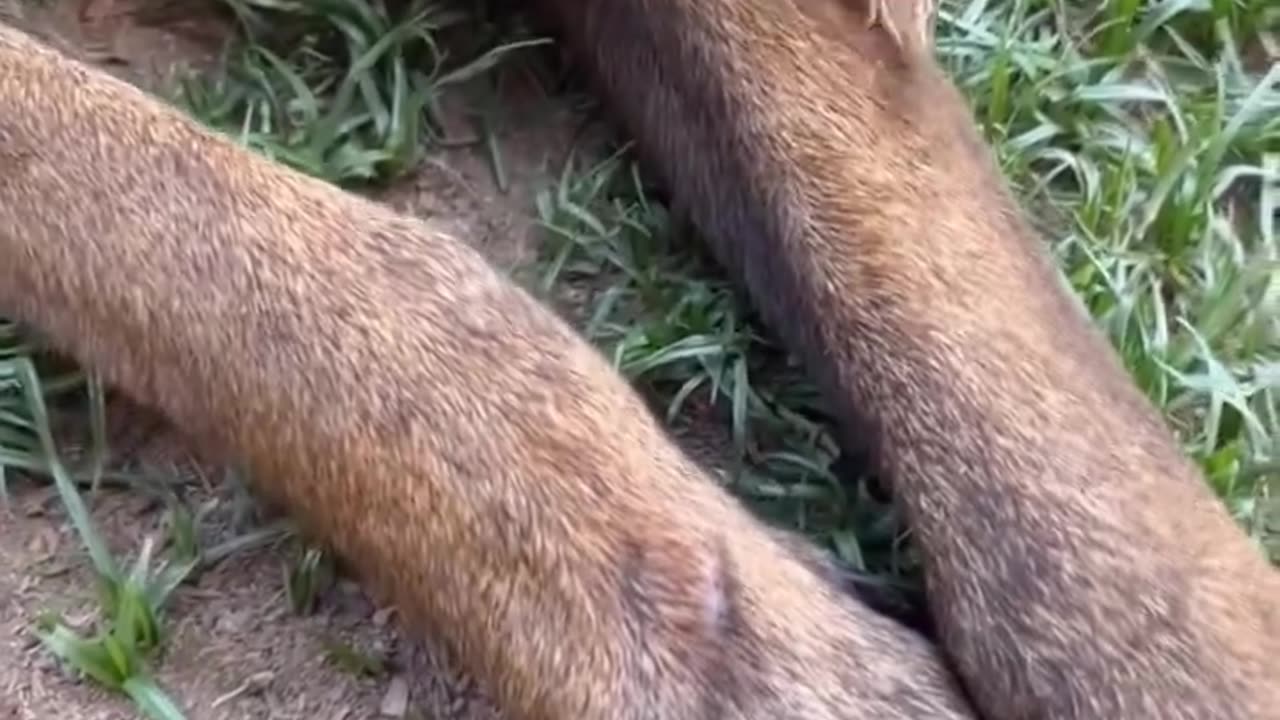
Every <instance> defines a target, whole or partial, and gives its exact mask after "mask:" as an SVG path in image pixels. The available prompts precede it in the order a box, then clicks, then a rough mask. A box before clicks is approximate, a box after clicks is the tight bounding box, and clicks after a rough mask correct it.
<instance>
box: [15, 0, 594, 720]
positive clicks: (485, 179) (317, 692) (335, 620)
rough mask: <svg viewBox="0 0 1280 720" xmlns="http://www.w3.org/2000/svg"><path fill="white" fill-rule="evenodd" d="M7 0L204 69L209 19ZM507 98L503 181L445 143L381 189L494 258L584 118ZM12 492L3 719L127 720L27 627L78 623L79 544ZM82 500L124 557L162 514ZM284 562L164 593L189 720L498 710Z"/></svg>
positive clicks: (388, 618)
mask: <svg viewBox="0 0 1280 720" xmlns="http://www.w3.org/2000/svg"><path fill="white" fill-rule="evenodd" d="M19 2H21V0H0V21H8V22H13V23H15V24H17V25H19V26H20V27H23V28H25V29H28V30H30V31H32V32H35V33H36V34H38V35H40V36H41V37H43V38H44V39H45V40H46V41H47V42H49V43H51V44H54V45H55V46H57V47H60V48H61V49H63V50H64V51H67V52H70V53H72V54H73V55H76V56H78V57H80V58H81V59H84V60H87V61H91V62H94V63H97V64H99V65H101V66H103V67H106V68H108V69H109V70H111V71H112V72H114V73H117V74H118V75H121V76H123V77H125V78H127V79H129V80H130V81H133V82H136V83H139V84H141V85H143V86H144V87H149V88H152V89H154V88H157V87H160V85H159V84H160V83H163V82H166V81H167V80H168V78H169V77H171V72H172V70H173V68H174V67H175V63H177V62H181V61H186V62H189V63H193V64H196V65H199V64H200V63H202V62H204V61H206V60H208V59H209V58H211V57H212V55H213V52H215V51H216V49H217V47H218V42H219V37H218V32H217V30H216V28H215V29H213V30H211V29H210V27H209V26H208V25H202V24H200V22H199V20H198V19H197V20H196V21H195V22H184V23H183V24H169V25H166V26H163V27H147V26H142V25H139V24H138V23H136V22H133V21H132V20H131V19H130V13H129V11H130V10H131V8H130V6H129V0H49V1H48V2H45V3H41V4H39V6H37V4H34V3H28V2H21V4H19ZM33 8H35V9H33ZM514 92H517V93H518V94H519V95H521V96H513V97H509V98H504V106H505V107H509V108H510V110H511V112H510V117H513V118H520V119H521V123H522V124H521V126H520V127H518V128H506V129H505V130H504V131H503V136H502V148H503V156H504V160H505V163H506V166H507V167H506V170H507V174H508V177H509V183H510V187H509V190H508V192H506V193H503V192H501V191H499V189H498V188H497V186H496V184H495V182H494V180H493V174H492V172H491V170H490V167H489V165H488V163H487V160H486V159H485V157H484V156H483V155H482V154H480V151H478V150H474V149H457V150H449V151H442V152H437V153H434V154H432V155H431V156H430V157H428V158H427V159H426V160H425V161H424V162H423V164H422V166H421V168H420V169H419V170H418V171H417V172H416V173H415V174H414V175H412V176H411V177H410V178H408V179H407V180H406V181H404V182H402V183H400V184H399V185H397V186H396V187H395V188H393V189H391V190H390V191H388V192H387V193H386V194H385V196H384V197H383V199H384V200H385V201H387V202H388V203H390V204H392V205H393V206H395V207H396V208H398V209H400V210H402V211H406V212H413V213H418V214H422V215H431V216H435V217H437V218H447V219H449V220H450V221H451V222H453V223H455V224H456V228H455V229H456V230H457V235H458V236H459V237H464V238H469V239H470V240H471V241H472V242H474V243H475V244H476V245H477V246H478V247H479V248H481V249H482V251H483V252H484V253H485V254H486V255H487V256H489V257H490V258H491V259H493V260H494V261H495V262H496V263H498V264H499V265H501V266H504V267H511V266H512V265H514V264H515V263H517V262H519V261H521V260H523V259H525V258H527V257H528V253H529V251H530V249H531V248H532V240H533V239H534V237H535V236H534V235H533V232H532V230H533V228H532V225H531V223H532V219H533V218H532V212H533V207H534V205H533V196H534V193H535V192H536V191H537V190H539V189H541V188H544V187H546V186H547V185H548V184H549V183H550V182H551V181H552V180H553V179H554V178H555V176H556V175H557V174H558V172H559V170H560V168H561V167H562V166H563V163H564V161H565V157H566V154H567V153H568V151H569V148H570V144H571V143H572V140H573V136H574V133H576V132H578V131H580V130H581V126H582V122H581V121H582V118H581V117H579V116H577V115H576V114H575V112H574V111H572V110H570V109H569V108H568V107H567V106H566V105H563V104H562V103H561V104H559V105H557V102H558V101H555V100H552V99H548V98H546V97H541V96H538V94H537V93H529V92H527V91H526V92H523V93H520V92H519V91H514ZM547 103H551V104H550V105H547ZM532 110H537V111H536V112H534V111H532ZM548 110H550V111H549V112H548ZM526 119H529V120H528V121H527V122H526ZM508 124H510V123H508ZM109 407H110V411H109V417H108V421H109V427H110V428H111V432H112V437H113V445H114V446H115V449H116V450H117V451H118V452H119V453H120V454H119V455H118V458H117V459H118V460H119V461H120V462H126V461H127V462H133V463H144V464H148V465H153V466H157V467H164V466H166V465H167V464H174V465H176V466H180V467H182V468H185V471H186V472H188V473H198V474H199V476H200V478H201V480H200V481H199V482H193V483H190V485H192V486H193V487H194V491H193V492H194V495H195V496H196V497H195V500H196V501H199V502H206V503H207V502H218V503H221V505H219V507H222V508H224V509H225V508H226V507H229V506H231V505H234V499H235V495H234V493H233V489H234V488H231V487H228V486H227V485H226V483H220V482H219V481H218V478H220V477H222V475H223V473H222V472H221V470H220V469H219V468H216V467H204V466H201V465H199V464H197V463H195V462H194V461H193V460H192V459H191V458H190V457H189V456H188V454H187V452H186V450H185V448H184V443H183V442H182V440H181V438H180V437H178V436H177V434H176V433H174V432H173V431H172V430H171V429H168V428H166V427H164V425H163V423H160V422H159V421H158V420H157V419H156V418H154V417H153V416H149V415H148V414H147V413H145V412H143V411H141V410H139V409H137V408H132V407H130V406H128V405H127V404H124V403H114V404H112V405H110V406H109ZM9 490H10V495H11V498H12V503H11V505H10V506H9V507H8V508H3V507H0V720H11V719H21V720H35V719H40V720H43V719H45V718H66V719H67V720H73V719H80V718H83V719H86V720H88V719H93V720H108V719H111V720H114V719H116V718H131V717H135V716H136V715H135V711H134V710H133V707H132V705H131V704H130V703H129V702H128V701H126V700H124V699H122V698H120V697H117V696H114V695H110V694H109V693H107V692H105V691H102V690H100V689H98V688H97V687H96V686H94V685H91V684H90V683H88V682H82V681H78V680H76V679H75V678H74V677H72V676H70V675H69V674H68V673H66V672H64V671H63V670H62V669H60V668H59V666H58V664H57V663H56V662H55V661H54V660H53V659H52V657H51V655H50V654H49V653H48V652H47V651H46V650H45V649H44V648H43V647H42V646H41V645H39V644H38V643H37V642H36V640H35V638H34V636H33V635H32V633H31V628H32V624H33V621H34V619H35V618H36V616H37V615H38V613H40V612H42V611H46V610H55V611H58V612H61V613H62V614H63V616H64V617H66V618H69V619H71V620H72V621H75V620H81V621H84V620H88V619H89V617H91V615H90V613H91V610H92V608H93V607H94V603H95V601H94V598H93V597H92V594H91V592H92V585H91V583H90V574H89V571H88V570H89V569H88V563H87V558H86V556H85V553H84V551H83V547H82V545H81V544H80V541H79V539H78V538H77V536H76V535H75V533H74V531H73V530H72V528H71V526H70V525H69V524H68V522H67V520H66V516H65V514H64V513H63V511H62V508H61V505H60V503H59V502H58V501H57V499H56V496H55V495H54V494H53V491H52V488H51V487H50V486H49V485H47V484H44V483H38V482H34V481H30V480H22V479H18V480H17V481H16V482H15V481H14V480H12V479H11V480H10V487H9ZM92 502H93V514H94V518H95V520H96V522H97V523H98V524H99V527H100V528H101V530H102V531H103V532H104V534H105V535H106V537H107V538H108V540H109V542H110V544H111V545H112V547H113V549H114V550H115V551H116V553H117V556H118V557H124V558H132V557H133V555H134V554H135V553H136V552H137V549H138V548H139V547H140V544H141V542H142V538H143V536H144V534H146V533H153V532H155V531H156V529H157V528H158V527H159V523H160V522H161V512H160V510H161V508H157V507H155V506H154V504H152V503H149V502H148V501H147V500H146V498H145V497H141V496H139V495H138V494H137V493H131V492H122V491H110V490H104V491H102V492H101V493H100V494H99V495H98V496H97V497H96V498H95V499H93V501H92ZM214 517H218V515H217V513H215V515H214ZM214 525H215V527H213V529H208V528H206V530H205V532H206V533H213V535H214V537H206V540H207V541H216V540H217V539H218V538H217V537H216V536H217V535H218V533H219V532H223V533H229V532H231V524H230V523H224V524H223V525H224V526H223V527H221V528H219V527H218V526H217V524H216V523H215V524H214ZM289 557H290V556H289V555H288V554H287V553H286V551H285V550H284V549H283V548H269V549H265V550H260V551H253V552H248V553H243V554H239V555H236V556H234V557H232V558H230V559H228V560H226V561H224V562H222V563H221V564H219V565H217V566H215V567H214V568H212V569H211V570H210V571H208V572H206V573H204V574H203V575H201V576H200V577H199V578H198V580H197V581H196V582H194V583H192V584H189V585H186V586H184V587H182V588H180V589H179V590H178V592H177V593H176V595H175V597H174V599H173V600H172V601H171V603H170V605H169V607H168V610H167V615H166V618H167V625H168V628H169V631H170V633H171V635H170V637H169V639H168V641H167V645H166V649H165V651H164V653H163V655H162V656H161V657H160V658H159V660H158V661H157V663H156V668H155V671H156V675H157V676H158V679H159V681H160V683H161V684H162V686H163V687H164V688H165V689H166V690H167V691H168V692H169V693H170V695H171V697H173V698H174V699H175V700H176V701H177V703H178V704H179V706H180V707H181V708H182V709H183V710H184V711H185V712H186V713H187V716H188V717H189V718H191V720H214V719H219V720H221V719H230V718H309V719H314V720H343V719H344V718H375V717H410V718H413V717H417V718H423V719H424V720H425V719H428V718H432V719H436V720H460V719H466V720H488V719H491V718H497V717H499V715H498V714H497V713H496V712H495V711H494V710H493V709H492V708H491V706H490V705H489V704H488V703H487V702H486V701H485V699H484V697H483V696H482V694H481V693H480V692H479V691H478V690H477V689H476V687H475V685H474V683H473V682H471V681H470V680H468V679H467V678H465V677H462V676H460V675H458V674H457V673H455V672H454V671H453V670H451V669H450V667H449V664H448V662H447V661H446V660H445V658H444V657H443V655H442V653H440V652H439V651H438V650H437V649H436V648H435V647H434V646H432V645H431V644H430V643H429V642H421V641H418V640H416V639H414V640H410V639H409V638H407V637H405V636H404V635H402V633H401V632H400V630H399V629H398V627H397V623H396V617H395V615H394V613H389V612H388V609H385V608H377V607H375V606H374V605H373V604H372V603H371V602H370V601H369V599H368V598H367V597H366V596H365V595H364V594H363V593H362V592H361V591H360V590H359V589H358V588H357V587H356V586H354V585H353V584H352V583H350V582H346V581H340V582H338V583H337V585H336V587H335V588H333V589H332V590H330V591H328V592H326V593H325V594H324V595H323V596H322V597H321V599H320V602H319V603H318V606H317V607H316V609H315V612H313V613H312V614H310V615H307V616H298V615H295V614H294V613H292V611H291V610H290V608H289V604H288V602H287V601H286V597H285V594H284V587H283V582H282V568H284V567H285V566H286V563H287V562H288V560H289ZM332 639H337V640H339V641H341V642H342V643H345V644H346V645H348V646H350V647H352V648H356V649H359V650H361V651H364V652H368V653H371V654H374V655H377V656H381V657H383V658H384V659H385V660H386V662H387V667H388V668H389V672H387V673H385V674H382V675H380V676H375V677H357V676H356V675H355V674H353V673H352V672H350V671H349V670H347V669H344V668H342V667H339V666H338V665H337V664H335V663H334V662H333V661H332V660H331V659H328V658H327V656H326V652H325V647H326V642H328V641H329V640H332ZM406 690H407V702H405V701H404V700H405V691H406Z"/></svg>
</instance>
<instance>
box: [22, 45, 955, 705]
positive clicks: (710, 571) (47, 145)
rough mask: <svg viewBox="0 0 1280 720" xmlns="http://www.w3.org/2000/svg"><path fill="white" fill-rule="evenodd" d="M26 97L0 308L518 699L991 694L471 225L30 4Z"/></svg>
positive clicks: (494, 687)
mask: <svg viewBox="0 0 1280 720" xmlns="http://www.w3.org/2000/svg"><path fill="white" fill-rule="evenodd" d="M0 97H3V98H5V102H6V109H5V111H4V112H3V113H0V167H3V168H4V172H3V174H0V254H2V255H3V256H4V258H5V262H4V264H3V265H0V306H3V307H4V308H5V309H6V311H7V312H8V311H12V312H16V313H17V314H18V316H19V317H21V318H23V319H25V320H28V321H30V322H32V323H33V324H35V325H36V326H38V327H39V328H40V329H41V330H43V331H44V332H45V333H46V334H47V335H48V337H50V338H52V339H53V340H54V341H55V342H56V343H57V344H58V345H59V346H61V347H64V348H69V349H71V350H72V351H74V352H75V354H76V355H77V357H79V358H81V359H82V360H83V361H85V362H87V363H90V364H92V365H93V366H95V367H97V368H98V369H100V370H101V371H102V372H103V373H104V374H105V376H106V377H107V378H108V379H109V380H110V381H112V382H113V383H116V384H118V385H120V386H122V387H123V388H126V389H127V390H129V391H130V393H131V394H133V395H134V396H136V397H137V398H139V399H140V400H142V401H143V402H146V403H148V404H151V405H154V406H156V407H158V408H161V409H162V410H164V411H165V412H166V413H167V414H168V415H169V416H170V417H172V418H173V419H174V420H175V421H176V422H177V423H178V424H179V425H180V426H182V427H183V428H184V429H187V430H190V431H191V433H192V434H193V435H195V436H198V437H201V438H203V439H206V440H209V441H212V442H213V443H214V444H215V446H216V447H220V448H223V449H225V450H227V451H229V452H232V453H234V454H235V455H236V456H238V457H240V458H243V459H244V460H245V461H247V462H248V464H249V466H250V467H251V468H252V470H253V474H254V476H255V477H256V478H257V481H258V483H259V487H260V488H261V490H262V491H263V492H264V494H265V495H266V496H267V497H269V498H271V499H274V500H275V501H278V502H280V503H282V504H283V505H284V506H285V507H287V508H288V509H290V510H291V511H292V512H293V513H294V515H295V516H297V517H298V518H299V519H300V520H301V521H302V522H303V523H304V524H305V526H306V527H308V528H309V529H311V530H313V531H314V532H315V533H316V534H317V535H318V536H320V537H322V538H323V539H324V540H326V541H328V542H330V543H332V545H333V546H334V547H336V548H337V549H338V551H339V552H340V553H341V554H342V555H343V556H345V557H347V558H349V559H352V560H354V561H356V564H357V565H358V566H360V567H361V568H363V569H364V570H365V571H366V572H367V575H368V577H369V579H370V580H371V581H372V582H373V584H374V585H375V586H376V587H379V588H381V589H382V590H384V591H386V592H388V593H389V594H390V595H391V596H392V597H393V598H394V599H395V600H396V601H398V604H399V605H400V607H401V608H402V609H403V610H404V611H405V612H406V614H407V615H408V616H409V617H411V618H412V619H413V620H415V621H417V622H418V623H420V624H421V625H422V626H423V627H425V628H426V629H428V630H429V631H431V632H432V633H434V634H435V635H437V636H439V637H441V638H442V639H443V640H444V641H445V642H446V643H447V644H448V645H449V646H450V647H451V649H452V650H453V651H454V652H455V653H456V655H457V657H458V658H459V660H460V661H461V665H462V667H463V668H465V669H466V670H468V671H470V672H471V673H473V674H474V675H475V676H477V677H478V678H479V679H480V680H481V681H482V682H483V683H484V684H485V685H486V687H487V689H488V690H489V691H490V692H491V693H492V695H493V696H494V697H495V699H496V700H497V701H498V702H499V703H500V704H501V705H502V706H503V708H504V709H505V710H506V711H507V712H508V713H509V714H510V715H511V716H512V717H516V718H529V719H532V720H543V719H546V720H550V719H552V718H575V719H579V718H581V719H586V720H589V719H598V720H617V719H619V718H641V717H655V716H657V717H663V718H761V719H762V720H763V719H764V718H784V717H804V718H830V719H833V720H834V719H836V718H850V719H851V718H869V717H877V718H878V717H886V718H888V717H893V718H914V717H921V716H928V717H941V718H965V717H971V716H970V715H969V713H968V711H967V706H966V705H965V703H964V701H963V700H962V699H961V698H960V696H959V695H958V693H957V690H956V688H955V686H954V685H953V682H952V680H951V679H950V677H949V675H948V674H947V671H946V670H945V668H944V667H943V666H942V663H941V661H940V659H939V657H938V654H937V653H936V652H935V651H934V650H933V649H932V648H931V647H930V646H929V645H928V644H927V643H925V642H924V641H923V640H922V639H920V638H919V637H918V636H915V635H913V634H912V633H910V632H909V631H906V630H904V629H902V628H900V627H898V626H896V625H895V624H894V623H892V622H891V621H889V620H887V619H884V618H882V617H881V616H879V615H876V614H874V613H872V612H870V611H869V610H867V609H866V608H864V607H862V606H860V605H858V604H856V603H855V602H853V601H852V600H851V599H850V598H849V597H848V596H847V595H846V594H844V593H842V592H839V591H838V590H837V589H836V588H835V587H834V586H832V585H831V584H830V583H829V582H828V581H827V580H826V579H825V578H824V577H822V576H821V575H820V574H819V573H818V572H815V571H814V570H813V569H812V568H811V567H810V566H809V564H808V561H807V560H806V559H803V558H800V557H798V556H796V555H794V554H793V553H792V552H791V551H790V550H789V549H788V547H787V545H786V544H785V543H782V542H779V541H777V540H775V539H774V538H773V537H772V534H771V533H770V532H769V531H766V530H765V529H764V528H763V526H761V525H760V524H758V523H757V522H755V521H754V520H753V519H752V518H751V517H750V516H749V515H748V514H747V513H746V511H745V510H743V509H742V508H741V507H739V505H738V504H737V503H736V502H735V501H734V500H732V499H731V498H730V497H729V496H728V495H727V494H726V493H725V492H723V491H722V490H721V489H720V488H718V487H717V486H716V485H715V484H714V483H713V482H712V481H711V480H710V479H708V478H707V477H705V476H704V475H702V474H701V473H700V472H699V470H698V469H697V468H696V467H695V466H694V464H693V463H692V462H691V461H690V460H688V459H687V458H686V457H684V456H683V455H682V454H681V453H680V452H678V451H677V450H676V449H675V447H674V445H673V444H672V443H671V442H670V441H669V440H668V439H667V438H666V437H665V436H664V434H663V432H662V431H661V429H660V427H659V426H658V425H657V424H656V422H655V421H654V420H653V419H652V418H651V417H650V415H649V413H648V412H647V410H646V408H645V406H644V404H643V403H642V401H641V400H640V399H639V398H638V397H637V396H636V395H635V394H634V393H633V391H632V390H631V389H630V388H629V387H628V385H627V384H626V383H625V381H624V380H622V379H621V378H620V377H619V376H617V375H616V374H615V373H614V372H613V371H612V369H611V367H610V366H609V365H608V363H607V362H606V361H605V360H604V358H602V357H600V356H599V355H598V353H597V352H596V351H595V350H594V349H592V348H591V347H590V346H589V345H587V344H586V343H585V341H583V340H582V339H580V338H578V337H577V336H576V335H575V334H574V333H573V332H572V331H571V330H570V329H569V328H568V327H567V326H566V325H565V324H564V323H562V322H561V321H560V320H559V319H557V318H556V317H555V316H554V315H553V314H552V313H551V312H550V311H548V310H546V309H544V308H543V307H542V306H541V305H539V304H538V303H536V302H535V301H534V300H533V299H531V298H530V297H529V296H528V295H526V294H525V293H523V292H522V291H520V290H518V289H517V288H516V287H514V286H513V285H512V284H510V283H509V282H508V281H506V280H505V279H504V278H502V277H501V276H500V275H499V274H498V273H497V272H495V271H494V270H493V269H491V268H490V267H489V266H487V265H486V264H485V263H484V262H483V261H482V260H481V258H480V256H479V255H478V254H476V253H475V252H474V251H472V250H471V249H469V248H468V246H466V245H465V244H464V243H461V242H458V241H456V240H455V239H453V238H449V237H447V236H445V235H444V234H443V233H441V232H440V231H438V230H436V229H434V228H432V227H431V226H430V225H429V224H423V223H421V222H416V221H413V220H409V219H407V218H403V217H399V216H397V215H395V214H393V213H392V212H391V211H390V210H388V209H385V208H383V207H381V206H379V205H376V204H374V203H371V202H367V201H364V200H361V199H358V198H356V197H354V196H351V195H347V194H344V193H342V192H340V191H338V190H337V189H335V188H333V187H331V186H328V185H326V184H324V183H322V182H320V181H317V180H312V179H308V178H305V177H302V176H300V175H299V174H296V173H293V172H290V171H288V170H286V169H284V168H282V167H280V166H277V165H274V164H272V163H270V162H268V161H266V160H264V159H261V158H258V157H256V156H253V155H251V154H250V153H248V152H247V151H245V150H242V149H240V148H238V147H236V146H234V145H233V144H232V143H231V142H230V141H228V140H224V139H220V138H216V137H214V136H212V135H211V134H209V133H207V132H205V131H203V130H201V129H198V128H197V127H196V126H195V124H194V123H193V122H191V121H189V120H187V119H186V118H185V117H183V116H181V115H179V113H178V112H176V111H174V110H171V109H169V108H166V107H163V106H161V105H160V104H159V103H158V102H156V101H154V100H152V99H149V98H147V97H145V96H144V95H143V94H142V93H141V92H139V91H137V90H135V89H134V88H132V87H130V86H127V85H124V84H123V83H120V82H117V81H114V80H112V79H110V78H108V77H107V76H106V75H104V74H102V73H100V72H98V71H95V70H91V69H88V68H86V67H84V66H81V65H78V64H73V63H71V62H70V61H68V60H66V59H62V58H59V57H57V56H55V55H54V54H52V53H51V52H49V51H47V50H45V49H43V48H41V47H39V46H37V45H36V44H35V43H33V42H30V41H29V40H28V39H26V38H24V37H23V36H21V35H19V34H18V33H16V32H15V31H11V30H0ZM232 349H233V350H232ZM228 350H231V351H228Z"/></svg>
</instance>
